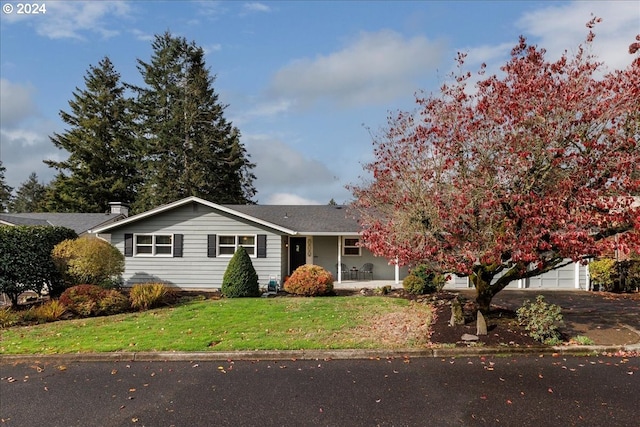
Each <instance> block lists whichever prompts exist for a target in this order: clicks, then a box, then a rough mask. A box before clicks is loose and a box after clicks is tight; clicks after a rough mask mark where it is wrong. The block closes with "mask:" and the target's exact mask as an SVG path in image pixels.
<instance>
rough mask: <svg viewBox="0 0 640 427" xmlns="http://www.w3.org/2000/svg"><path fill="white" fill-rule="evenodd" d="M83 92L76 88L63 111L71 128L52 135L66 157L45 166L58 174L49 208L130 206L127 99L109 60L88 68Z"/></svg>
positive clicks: (134, 177) (132, 156)
mask: <svg viewBox="0 0 640 427" xmlns="http://www.w3.org/2000/svg"><path fill="white" fill-rule="evenodd" d="M84 81H85V85H86V89H82V90H81V89H78V88H76V90H75V92H73V99H72V100H71V101H69V106H70V107H71V112H69V113H68V112H65V111H61V112H60V116H61V118H62V120H63V121H64V122H65V123H66V124H67V125H69V129H68V130H66V131H65V132H64V133H62V134H57V133H56V134H54V136H53V137H51V138H50V139H51V141H52V142H53V144H54V145H55V146H56V147H58V148H60V149H64V150H66V151H68V152H69V158H68V159H67V160H65V161H60V162H56V161H53V160H45V163H46V164H47V165H49V166H50V167H53V168H55V169H57V170H58V171H60V172H59V173H58V174H57V176H56V177H55V179H54V180H53V182H52V183H51V189H50V191H49V194H48V196H47V199H48V200H47V207H48V209H49V210H52V211H58V212H96V213H99V212H104V211H105V209H106V208H107V206H108V203H109V202H110V201H119V202H125V203H132V202H133V201H134V199H135V194H136V187H137V185H138V182H139V179H140V178H139V177H140V170H139V166H138V154H137V152H136V149H135V139H134V134H133V116H132V113H131V109H130V106H131V105H130V104H131V100H129V99H127V98H126V97H125V87H124V85H123V84H122V83H121V82H120V74H119V73H118V72H117V71H116V70H115V68H114V66H113V64H112V62H111V60H110V59H109V58H108V57H105V58H104V59H102V60H101V61H100V62H99V63H98V65H97V66H90V67H89V70H88V72H87V74H86V76H85V78H84Z"/></svg>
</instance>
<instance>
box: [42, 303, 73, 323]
mask: <svg viewBox="0 0 640 427" xmlns="http://www.w3.org/2000/svg"><path fill="white" fill-rule="evenodd" d="M36 311H37V317H38V320H42V321H44V322H54V321H56V320H60V318H61V317H62V316H63V315H64V314H65V313H66V312H67V307H65V305H64V304H63V303H61V302H60V300H57V299H52V300H49V301H47V302H46V303H44V304H42V305H41V306H40V307H38V308H36Z"/></svg>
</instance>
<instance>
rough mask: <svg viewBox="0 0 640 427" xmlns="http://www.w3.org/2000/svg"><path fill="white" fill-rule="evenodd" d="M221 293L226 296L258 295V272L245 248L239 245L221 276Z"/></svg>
mask: <svg viewBox="0 0 640 427" xmlns="http://www.w3.org/2000/svg"><path fill="white" fill-rule="evenodd" d="M220 291H221V292H222V295H224V296H225V297H227V298H240V297H257V296H260V286H259V284H258V273H256V269H255V268H253V263H252V262H251V258H250V257H249V254H248V253H247V250H246V249H245V248H243V247H242V246H240V247H239V248H238V250H236V252H235V253H234V254H233V257H231V260H230V261H229V265H227V269H226V270H225V272H224V276H223V277H222V287H221V288H220Z"/></svg>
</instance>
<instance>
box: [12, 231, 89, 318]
mask: <svg viewBox="0 0 640 427" xmlns="http://www.w3.org/2000/svg"><path fill="white" fill-rule="evenodd" d="M76 237H78V235H77V234H76V233H75V232H74V231H73V230H71V229H68V228H65V227H47V226H16V227H10V226H0V293H5V294H6V295H7V296H8V297H9V299H10V300H11V303H12V304H13V306H14V307H15V306H17V305H18V297H19V296H20V294H22V293H23V292H26V291H34V292H36V293H37V294H38V295H41V294H42V291H43V289H44V288H45V287H46V288H47V290H48V291H49V295H50V296H52V297H56V296H58V295H60V294H61V293H62V291H63V290H64V288H65V284H64V281H63V279H62V276H61V275H60V273H59V272H58V270H57V269H56V266H55V264H54V263H53V258H52V257H51V251H52V250H53V247H54V246H55V245H57V244H58V243H60V242H62V241H63V240H65V239H73V238H76Z"/></svg>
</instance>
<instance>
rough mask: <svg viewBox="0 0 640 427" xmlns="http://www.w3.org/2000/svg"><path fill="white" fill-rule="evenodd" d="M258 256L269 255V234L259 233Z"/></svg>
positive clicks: (264, 256)
mask: <svg viewBox="0 0 640 427" xmlns="http://www.w3.org/2000/svg"><path fill="white" fill-rule="evenodd" d="M257 257H258V258H266V257H267V235H266V234H258V252H257Z"/></svg>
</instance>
